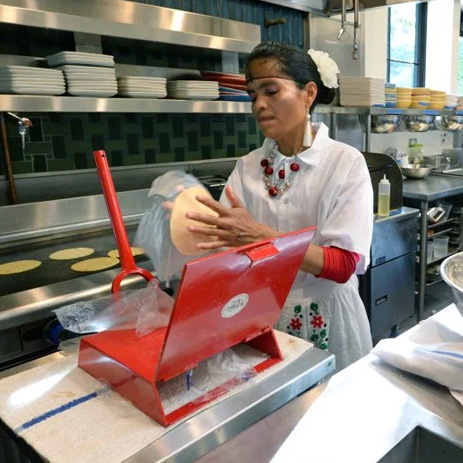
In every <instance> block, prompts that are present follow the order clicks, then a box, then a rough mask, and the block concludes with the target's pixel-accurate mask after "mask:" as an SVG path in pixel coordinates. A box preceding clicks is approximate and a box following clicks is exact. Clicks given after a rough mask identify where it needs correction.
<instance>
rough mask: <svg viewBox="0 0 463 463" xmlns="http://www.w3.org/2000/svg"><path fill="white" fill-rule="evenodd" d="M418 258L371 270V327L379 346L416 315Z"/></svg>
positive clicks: (387, 264) (409, 258) (407, 256)
mask: <svg viewBox="0 0 463 463" xmlns="http://www.w3.org/2000/svg"><path fill="white" fill-rule="evenodd" d="M414 288H415V254H414V253H412V254H407V255H405V256H403V257H399V258H398V259H394V260H392V261H390V262H387V263H385V264H383V265H379V266H378V267H374V268H372V269H371V296H370V297H371V305H370V310H371V313H370V324H371V333H372V336H373V340H374V341H375V342H377V341H379V340H380V339H382V338H384V337H389V335H390V333H391V329H392V328H393V327H394V326H395V325H398V324H400V323H401V322H403V321H405V320H407V319H409V318H410V317H412V316H413V314H414V312H415V292H414Z"/></svg>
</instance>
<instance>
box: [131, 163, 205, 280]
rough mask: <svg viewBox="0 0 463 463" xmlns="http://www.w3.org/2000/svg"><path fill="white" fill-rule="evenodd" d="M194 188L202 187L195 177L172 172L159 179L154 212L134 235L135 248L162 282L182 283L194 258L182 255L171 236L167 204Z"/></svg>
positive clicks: (148, 213) (147, 214) (154, 191)
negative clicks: (189, 262)
mask: <svg viewBox="0 0 463 463" xmlns="http://www.w3.org/2000/svg"><path fill="white" fill-rule="evenodd" d="M193 186H203V185H202V184H201V183H200V182H199V180H197V179H196V178H195V177H194V176H193V175H190V174H187V173H186V172H181V171H170V172H167V173H165V174H164V175H161V176H160V177H158V178H157V179H156V180H155V181H154V182H153V184H152V185H151V190H150V191H149V193H148V197H152V198H153V200H152V201H153V202H152V205H151V209H149V210H148V211H146V212H145V214H144V215H143V217H142V219H141V221H140V224H139V225H138V229H137V233H136V235H135V240H134V242H135V245H136V246H140V247H142V248H143V249H144V250H145V252H146V254H147V255H148V256H149V258H150V259H151V262H152V263H153V267H154V269H155V270H156V277H157V278H159V280H161V281H164V282H166V285H167V286H169V282H170V281H171V280H172V279H175V278H177V279H180V277H181V276H182V271H183V266H184V265H185V263H186V262H188V261H189V260H191V259H192V256H185V255H183V254H181V253H180V252H179V251H178V250H177V248H176V247H175V246H174V244H173V242H172V239H171V236H170V223H169V216H170V211H169V210H167V209H166V208H165V206H164V203H165V202H166V201H172V202H173V201H175V198H176V197H177V196H178V195H179V193H180V192H181V191H183V190H184V189H186V188H191V187H193Z"/></svg>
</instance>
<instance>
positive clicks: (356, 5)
mask: <svg viewBox="0 0 463 463" xmlns="http://www.w3.org/2000/svg"><path fill="white" fill-rule="evenodd" d="M359 27H360V24H359V0H354V49H353V50H352V59H354V60H357V59H358V55H359V49H360V42H359V40H358V29H359Z"/></svg>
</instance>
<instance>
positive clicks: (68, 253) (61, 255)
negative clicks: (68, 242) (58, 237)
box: [48, 248, 95, 260]
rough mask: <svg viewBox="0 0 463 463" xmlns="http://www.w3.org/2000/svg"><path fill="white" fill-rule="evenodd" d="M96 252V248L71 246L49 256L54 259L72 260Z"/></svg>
mask: <svg viewBox="0 0 463 463" xmlns="http://www.w3.org/2000/svg"><path fill="white" fill-rule="evenodd" d="M94 252H95V250H94V249H92V248H69V249H61V250H60V251H56V252H54V253H53V254H50V255H49V256H48V257H49V258H50V259H52V260H71V259H79V258H81V257H87V256H89V255H90V254H93V253H94Z"/></svg>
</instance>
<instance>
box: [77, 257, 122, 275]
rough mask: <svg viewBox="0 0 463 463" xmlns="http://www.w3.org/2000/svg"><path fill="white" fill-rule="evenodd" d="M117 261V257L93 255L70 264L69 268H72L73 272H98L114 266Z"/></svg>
mask: <svg viewBox="0 0 463 463" xmlns="http://www.w3.org/2000/svg"><path fill="white" fill-rule="evenodd" d="M118 263H119V259H116V258H114V257H95V258H93V259H86V260H81V261H80V262H76V263H75V264H72V265H71V270H74V272H98V271H99V270H104V269H107V268H111V267H114V266H115V265H117V264H118Z"/></svg>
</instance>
